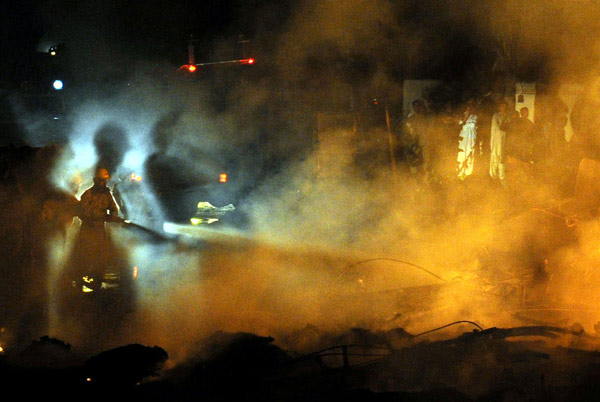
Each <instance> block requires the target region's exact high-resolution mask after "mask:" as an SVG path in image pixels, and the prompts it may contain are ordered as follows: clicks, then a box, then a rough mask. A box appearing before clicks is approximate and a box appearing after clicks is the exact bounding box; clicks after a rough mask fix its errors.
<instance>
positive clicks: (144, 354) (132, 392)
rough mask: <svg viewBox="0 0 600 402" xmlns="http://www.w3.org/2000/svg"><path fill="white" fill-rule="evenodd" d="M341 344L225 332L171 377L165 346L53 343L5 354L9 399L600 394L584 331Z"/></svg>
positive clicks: (397, 337)
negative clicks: (297, 347) (306, 346)
mask: <svg viewBox="0 0 600 402" xmlns="http://www.w3.org/2000/svg"><path fill="white" fill-rule="evenodd" d="M329 339H333V338H329ZM338 339H339V340H342V339H345V340H347V341H352V342H353V343H351V344H338V345H332V347H329V348H324V349H322V350H319V351H315V353H309V354H302V355H300V354H298V353H295V352H293V351H290V350H283V349H282V348H280V347H278V346H276V344H275V342H274V339H273V338H270V337H261V336H257V335H254V334H249V333H235V334H231V333H221V332H219V333H215V334H214V335H213V336H212V337H210V338H209V339H208V340H207V341H206V343H205V345H204V346H205V348H204V349H203V351H202V352H198V355H197V356H194V357H191V358H190V359H188V360H187V362H186V363H182V364H178V365H176V366H175V367H171V368H166V367H167V366H168V365H167V364H165V363H166V362H167V361H168V358H169V357H168V353H167V351H165V350H163V349H162V348H160V347H147V346H142V345H136V344H133V345H125V346H123V347H119V348H115V349H111V350H108V351H105V352H102V353H100V354H97V355H95V356H92V357H89V358H86V359H82V358H81V357H80V356H79V357H77V356H76V355H75V353H73V351H72V350H71V348H70V345H68V344H66V343H64V342H62V341H59V340H56V339H51V338H47V337H45V338H42V339H40V340H39V341H35V342H33V343H32V344H31V345H30V346H29V347H27V348H25V349H23V350H21V351H18V352H15V353H9V352H5V353H4V354H3V355H2V357H1V359H0V371H1V376H0V378H1V382H2V389H3V393H4V394H5V395H18V396H19V397H21V398H24V399H29V398H34V397H36V398H37V397H58V398H61V399H62V400H65V399H66V400H75V399H80V398H81V397H82V395H83V396H85V399H90V398H91V399H94V400H96V399H98V400H100V399H105V398H115V397H116V398H118V399H122V398H127V400H140V401H188V400H206V401H590V400H595V399H596V398H597V397H598V396H599V395H600V352H598V351H597V346H598V344H599V343H600V342H599V341H600V338H597V337H595V336H591V335H589V334H586V333H584V332H583V331H581V330H580V329H578V328H570V329H564V328H557V327H547V326H528V327H515V328H489V329H485V330H474V331H467V332H464V333H462V334H461V335H458V336H452V337H448V338H447V339H438V340H431V339H427V338H426V337H414V335H411V334H408V333H406V332H404V331H403V330H401V329H395V330H392V331H386V332H385V333H384V332H380V333H375V332H371V331H368V330H361V329H358V328H356V329H354V330H352V331H350V332H348V333H344V334H339V338H338ZM354 342H356V343H354ZM392 343H394V344H395V345H392ZM400 344H403V346H399V345H400ZM13 393H14V394H13Z"/></svg>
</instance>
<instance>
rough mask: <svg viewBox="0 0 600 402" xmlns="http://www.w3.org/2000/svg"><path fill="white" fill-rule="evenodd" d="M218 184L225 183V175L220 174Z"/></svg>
mask: <svg viewBox="0 0 600 402" xmlns="http://www.w3.org/2000/svg"><path fill="white" fill-rule="evenodd" d="M219 182H220V183H227V173H221V174H220V175H219Z"/></svg>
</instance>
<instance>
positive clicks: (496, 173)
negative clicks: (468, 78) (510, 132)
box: [490, 102, 508, 184]
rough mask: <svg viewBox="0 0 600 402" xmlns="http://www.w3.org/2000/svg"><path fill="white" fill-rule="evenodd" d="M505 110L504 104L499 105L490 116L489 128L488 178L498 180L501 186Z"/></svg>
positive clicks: (504, 139) (502, 177)
mask: <svg viewBox="0 0 600 402" xmlns="http://www.w3.org/2000/svg"><path fill="white" fill-rule="evenodd" d="M506 110H507V105H506V103H504V102H501V103H499V104H498V107H497V109H496V112H495V113H494V114H493V115H492V122H491V126H490V151H491V154H490V176H491V177H492V178H493V179H499V180H500V182H501V183H503V184H504V179H505V178H506V170H505V165H504V162H505V160H504V156H505V155H504V153H505V152H504V151H505V149H504V145H505V143H506V131H505V130H503V128H504V127H503V125H504V123H505V121H506V119H507V117H508V114H507V112H506Z"/></svg>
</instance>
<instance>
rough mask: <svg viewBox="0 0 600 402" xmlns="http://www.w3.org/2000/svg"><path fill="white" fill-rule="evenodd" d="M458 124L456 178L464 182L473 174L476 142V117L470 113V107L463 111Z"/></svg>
mask: <svg viewBox="0 0 600 402" xmlns="http://www.w3.org/2000/svg"><path fill="white" fill-rule="evenodd" d="M459 124H461V125H462V128H461V131H460V138H459V140H458V157H457V158H456V161H457V162H458V168H457V171H458V177H459V178H460V179H461V180H464V179H465V178H466V177H468V176H470V175H472V174H473V165H474V162H475V145H476V140H477V115H476V114H474V113H473V112H472V109H471V107H470V106H467V108H466V109H465V112H464V115H463V119H462V120H461V121H460V122H459Z"/></svg>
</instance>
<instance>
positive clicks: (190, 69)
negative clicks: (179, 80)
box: [187, 64, 196, 73]
mask: <svg viewBox="0 0 600 402" xmlns="http://www.w3.org/2000/svg"><path fill="white" fill-rule="evenodd" d="M187 69H188V71H189V72H190V73H193V72H194V71H196V66H195V65H193V64H190V65H188V67H187Z"/></svg>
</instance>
